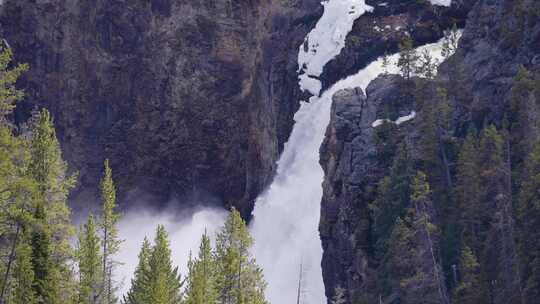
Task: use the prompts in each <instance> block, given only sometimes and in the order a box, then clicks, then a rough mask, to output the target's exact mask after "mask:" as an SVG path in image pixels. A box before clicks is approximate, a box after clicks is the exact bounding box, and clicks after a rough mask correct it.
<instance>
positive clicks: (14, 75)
mask: <svg viewBox="0 0 540 304" xmlns="http://www.w3.org/2000/svg"><path fill="white" fill-rule="evenodd" d="M12 61H13V52H12V51H11V49H10V48H7V47H0V123H2V124H4V123H5V122H6V121H5V117H6V115H8V114H10V113H11V112H12V111H13V109H14V108H15V104H16V102H17V101H19V100H21V99H22V98H23V97H24V92H23V91H22V90H18V89H17V88H16V87H15V83H16V82H17V80H18V79H19V77H20V76H21V75H22V74H23V73H24V72H26V71H27V70H28V65H27V64H18V65H16V66H15V67H14V68H10V65H11V64H12Z"/></svg>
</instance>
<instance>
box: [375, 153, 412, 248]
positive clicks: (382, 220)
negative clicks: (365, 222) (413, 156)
mask: <svg viewBox="0 0 540 304" xmlns="http://www.w3.org/2000/svg"><path fill="white" fill-rule="evenodd" d="M398 149H399V150H398V152H397V155H396V157H395V158H394V162H393V165H392V168H391V169H390V174H389V175H388V176H386V177H384V178H383V179H382V180H381V181H380V182H379V186H378V191H377V192H378V193H377V197H376V199H375V201H374V202H373V204H370V206H369V207H370V209H371V212H372V219H373V227H374V228H373V235H374V238H375V239H376V243H375V247H376V253H377V254H378V255H379V256H381V257H382V256H384V254H385V251H386V248H387V245H388V244H387V241H388V238H389V237H390V234H391V232H392V227H393V226H394V224H395V222H396V219H397V218H398V217H401V216H403V215H404V213H405V209H406V208H407V206H409V205H410V196H411V189H410V184H411V182H412V178H413V175H414V172H413V170H412V162H411V160H410V156H409V154H408V151H407V148H406V147H405V146H404V145H401V146H400V147H399V148H398Z"/></svg>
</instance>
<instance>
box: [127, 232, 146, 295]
mask: <svg viewBox="0 0 540 304" xmlns="http://www.w3.org/2000/svg"><path fill="white" fill-rule="evenodd" d="M150 253H151V248H150V242H149V241H148V239H147V238H146V237H145V238H144V241H143V244H142V247H141V251H140V252H139V263H138V264H137V268H136V269H135V274H134V277H133V279H132V280H131V287H130V289H129V291H128V293H127V295H125V296H124V301H123V302H124V304H145V303H148V294H147V293H146V289H145V278H146V276H147V275H148V273H149V271H150V266H149V264H148V261H149V259H150Z"/></svg>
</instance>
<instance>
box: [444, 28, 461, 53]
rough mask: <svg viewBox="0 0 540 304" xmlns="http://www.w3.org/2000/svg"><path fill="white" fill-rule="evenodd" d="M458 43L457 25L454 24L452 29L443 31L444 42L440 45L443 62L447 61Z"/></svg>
mask: <svg viewBox="0 0 540 304" xmlns="http://www.w3.org/2000/svg"><path fill="white" fill-rule="evenodd" d="M458 43H459V31H458V28H457V25H456V24H455V23H454V25H453V26H452V29H450V30H445V31H444V40H443V45H442V52H441V54H442V56H443V58H444V60H448V58H450V56H452V55H453V54H454V53H455V52H456V51H457V48H458Z"/></svg>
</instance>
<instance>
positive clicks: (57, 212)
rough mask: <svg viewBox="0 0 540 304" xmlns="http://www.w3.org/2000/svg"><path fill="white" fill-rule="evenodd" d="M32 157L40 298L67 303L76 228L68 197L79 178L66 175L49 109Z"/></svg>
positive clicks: (38, 129)
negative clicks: (73, 224) (35, 191)
mask: <svg viewBox="0 0 540 304" xmlns="http://www.w3.org/2000/svg"><path fill="white" fill-rule="evenodd" d="M30 155H31V157H30V164H29V174H30V175H31V176H32V178H33V179H34V180H35V182H36V184H37V199H36V207H35V209H36V212H35V219H36V221H37V224H36V225H34V226H35V227H36V228H35V229H34V230H35V231H34V232H33V236H32V244H33V245H32V246H33V254H32V255H33V257H34V258H33V263H34V271H35V280H36V282H35V284H34V286H35V288H36V296H37V298H38V302H39V303H41V302H40V301H46V302H47V303H56V302H55V301H62V303H67V302H68V301H69V299H72V298H73V294H72V293H73V292H74V290H73V284H72V283H73V274H72V272H71V268H70V267H69V265H68V261H69V260H70V259H71V258H72V256H73V253H72V248H71V245H70V243H69V240H70V238H71V237H72V236H73V234H74V228H73V226H72V225H71V219H70V210H69V208H68V206H67V196H68V193H69V189H70V188H72V187H73V185H74V182H75V178H74V177H67V175H66V171H67V165H66V163H65V162H64V161H63V159H62V155H61V151H60V145H59V143H58V140H57V138H56V134H55V131H54V126H53V121H52V119H51V116H50V114H49V112H48V111H47V110H46V109H43V110H42V111H41V112H40V113H39V116H38V120H37V125H36V126H34V129H33V130H32V138H31V144H30ZM43 284H45V285H46V284H49V285H50V286H51V288H48V289H47V288H44V289H43V288H41V287H39V286H42V285H43ZM45 285H43V286H45ZM52 286H54V288H53V287H52ZM60 291H61V293H59V292H60ZM45 293H48V295H47V294H45ZM53 299H54V300H53Z"/></svg>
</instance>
